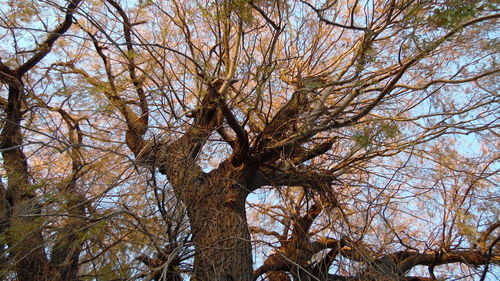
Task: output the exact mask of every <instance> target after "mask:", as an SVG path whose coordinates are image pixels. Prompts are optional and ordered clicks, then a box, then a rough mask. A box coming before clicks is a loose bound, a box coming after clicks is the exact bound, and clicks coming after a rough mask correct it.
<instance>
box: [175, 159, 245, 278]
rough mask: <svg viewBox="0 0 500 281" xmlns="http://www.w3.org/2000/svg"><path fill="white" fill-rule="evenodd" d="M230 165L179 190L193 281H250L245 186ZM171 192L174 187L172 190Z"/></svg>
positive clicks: (238, 173)
mask: <svg viewBox="0 0 500 281" xmlns="http://www.w3.org/2000/svg"><path fill="white" fill-rule="evenodd" d="M242 174H243V173H242V169H239V170H238V169H236V168H234V167H232V166H231V165H230V164H227V165H226V166H222V167H219V169H217V170H216V171H214V172H212V173H210V174H208V175H206V177H205V179H204V180H203V182H202V183H201V184H200V185H191V186H189V187H184V189H183V190H181V191H180V192H179V193H180V197H181V198H183V201H184V203H185V204H186V206H187V209H188V216H189V220H190V225H191V230H192V233H193V241H194V243H195V260H194V268H195V273H194V278H193V280H197V281H198V280H200V281H201V280H203V281H205V280H206V281H211V280H214V281H215V280H220V281H233V280H238V281H247V280H248V281H250V280H252V246H251V243H250V231H249V228H248V224H247V218H246V212H245V199H246V196H247V194H248V190H247V189H246V188H245V186H248V185H246V184H249V182H247V183H245V182H241V181H240V180H239V179H242ZM174 189H175V187H174Z"/></svg>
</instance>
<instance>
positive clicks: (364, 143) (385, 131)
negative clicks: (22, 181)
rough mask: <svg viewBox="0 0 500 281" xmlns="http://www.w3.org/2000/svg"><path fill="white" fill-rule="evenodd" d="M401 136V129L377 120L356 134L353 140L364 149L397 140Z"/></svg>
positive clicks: (367, 124)
mask: <svg viewBox="0 0 500 281" xmlns="http://www.w3.org/2000/svg"><path fill="white" fill-rule="evenodd" d="M400 134H401V131H400V130H399V127H398V126H397V125H396V124H393V123H391V122H389V121H383V120H377V121H371V122H368V123H366V124H364V128H363V129H362V130H359V131H357V132H355V133H354V135H353V136H352V139H353V140H354V142H355V143H356V144H357V145H358V146H359V147H362V148H365V149H369V148H370V147H371V146H372V145H376V144H382V143H384V142H385V141H386V140H390V139H394V138H397V137H398V136H399V135H400Z"/></svg>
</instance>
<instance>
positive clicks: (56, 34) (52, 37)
mask: <svg viewBox="0 0 500 281" xmlns="http://www.w3.org/2000/svg"><path fill="white" fill-rule="evenodd" d="M82 1H83V0H72V1H69V4H68V7H67V8H66V16H65V17H64V21H63V22H62V23H60V24H59V25H58V26H57V27H56V28H55V29H54V30H53V31H52V32H50V34H49V37H48V38H47V39H46V40H45V41H43V43H42V44H40V45H39V46H38V52H36V53H35V54H34V55H33V56H32V57H31V58H30V59H28V61H26V62H25V63H24V64H22V65H21V66H19V67H18V68H17V69H16V70H15V72H16V73H17V74H18V75H19V76H22V75H24V74H25V73H26V72H28V71H29V70H30V69H32V68H33V67H34V66H35V65H36V64H37V63H38V62H40V61H41V60H42V59H43V58H44V57H45V56H46V55H47V54H48V53H49V52H50V50H51V49H52V46H54V43H55V42H56V41H57V39H59V38H60V37H61V36H62V35H63V34H64V33H66V31H68V29H69V28H70V27H71V25H72V24H73V15H74V13H75V11H76V9H77V8H78V5H79V4H80V3H81V2H82Z"/></svg>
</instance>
